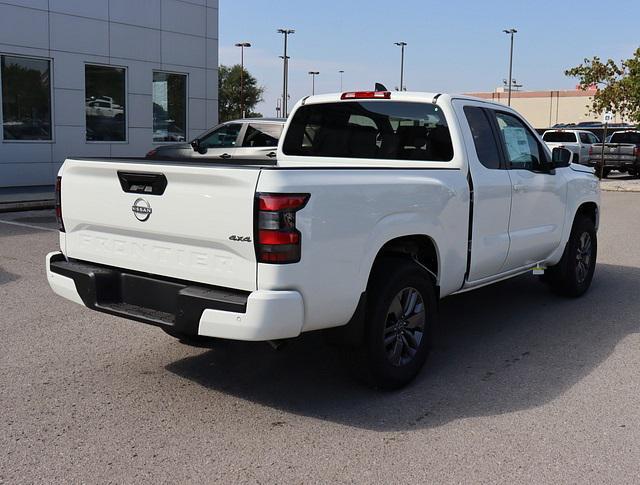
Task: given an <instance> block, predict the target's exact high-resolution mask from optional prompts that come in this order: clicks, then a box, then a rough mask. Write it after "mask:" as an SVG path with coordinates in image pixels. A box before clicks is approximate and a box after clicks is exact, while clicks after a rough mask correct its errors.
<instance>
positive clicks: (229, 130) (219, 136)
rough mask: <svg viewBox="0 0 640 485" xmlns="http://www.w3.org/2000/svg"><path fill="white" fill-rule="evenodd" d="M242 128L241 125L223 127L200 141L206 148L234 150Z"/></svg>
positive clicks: (233, 124)
mask: <svg viewBox="0 0 640 485" xmlns="http://www.w3.org/2000/svg"><path fill="white" fill-rule="evenodd" d="M240 128H242V125H241V124H239V123H231V124H228V125H223V126H221V127H220V128H218V129H216V130H213V131H212V132H211V133H209V134H207V135H205V136H204V137H203V138H202V139H201V140H200V146H202V147H206V148H233V147H235V146H236V140H237V139H238V134H239V133H240Z"/></svg>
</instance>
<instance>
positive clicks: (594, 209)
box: [572, 201, 600, 229]
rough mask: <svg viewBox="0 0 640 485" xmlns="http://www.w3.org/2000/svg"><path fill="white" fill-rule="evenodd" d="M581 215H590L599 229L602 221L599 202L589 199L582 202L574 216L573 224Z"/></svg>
mask: <svg viewBox="0 0 640 485" xmlns="http://www.w3.org/2000/svg"><path fill="white" fill-rule="evenodd" d="M580 215H583V216H586V217H588V218H589V219H590V220H591V221H592V222H593V225H594V226H595V228H596V229H598V225H599V222H600V208H599V207H598V204H597V203H596V202H594V201H588V202H583V203H582V204H580V206H579V207H578V208H577V209H576V213H575V215H574V216H573V221H572V224H573V223H574V222H575V220H576V218H577V217H578V216H580Z"/></svg>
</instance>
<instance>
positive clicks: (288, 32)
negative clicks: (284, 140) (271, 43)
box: [278, 29, 296, 118]
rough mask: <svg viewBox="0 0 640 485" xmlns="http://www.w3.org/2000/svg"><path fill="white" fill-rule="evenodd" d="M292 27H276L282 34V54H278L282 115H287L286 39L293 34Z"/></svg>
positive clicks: (287, 74) (287, 75) (287, 66)
mask: <svg viewBox="0 0 640 485" xmlns="http://www.w3.org/2000/svg"><path fill="white" fill-rule="evenodd" d="M295 32H296V31H295V30H293V29H278V33H279V34H282V35H284V55H282V56H280V58H281V59H282V64H283V76H282V77H283V80H282V117H283V118H286V117H287V116H288V114H289V113H288V112H287V96H288V89H289V80H288V77H289V56H288V55H287V39H288V37H289V35H291V34H294V33H295Z"/></svg>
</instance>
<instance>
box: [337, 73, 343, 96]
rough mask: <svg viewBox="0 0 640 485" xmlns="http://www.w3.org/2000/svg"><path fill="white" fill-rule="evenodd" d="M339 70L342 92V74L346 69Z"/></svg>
mask: <svg viewBox="0 0 640 485" xmlns="http://www.w3.org/2000/svg"><path fill="white" fill-rule="evenodd" d="M338 72H339V73H340V92H342V89H343V88H342V76H343V74H344V71H343V70H342V69H340V70H339V71H338Z"/></svg>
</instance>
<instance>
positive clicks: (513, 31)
mask: <svg viewBox="0 0 640 485" xmlns="http://www.w3.org/2000/svg"><path fill="white" fill-rule="evenodd" d="M503 32H504V33H505V34H507V35H510V36H511V50H510V51H509V86H508V87H509V98H508V101H507V105H508V106H511V84H512V80H511V73H512V70H513V34H515V33H516V32H518V31H517V30H516V29H505V30H503Z"/></svg>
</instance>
